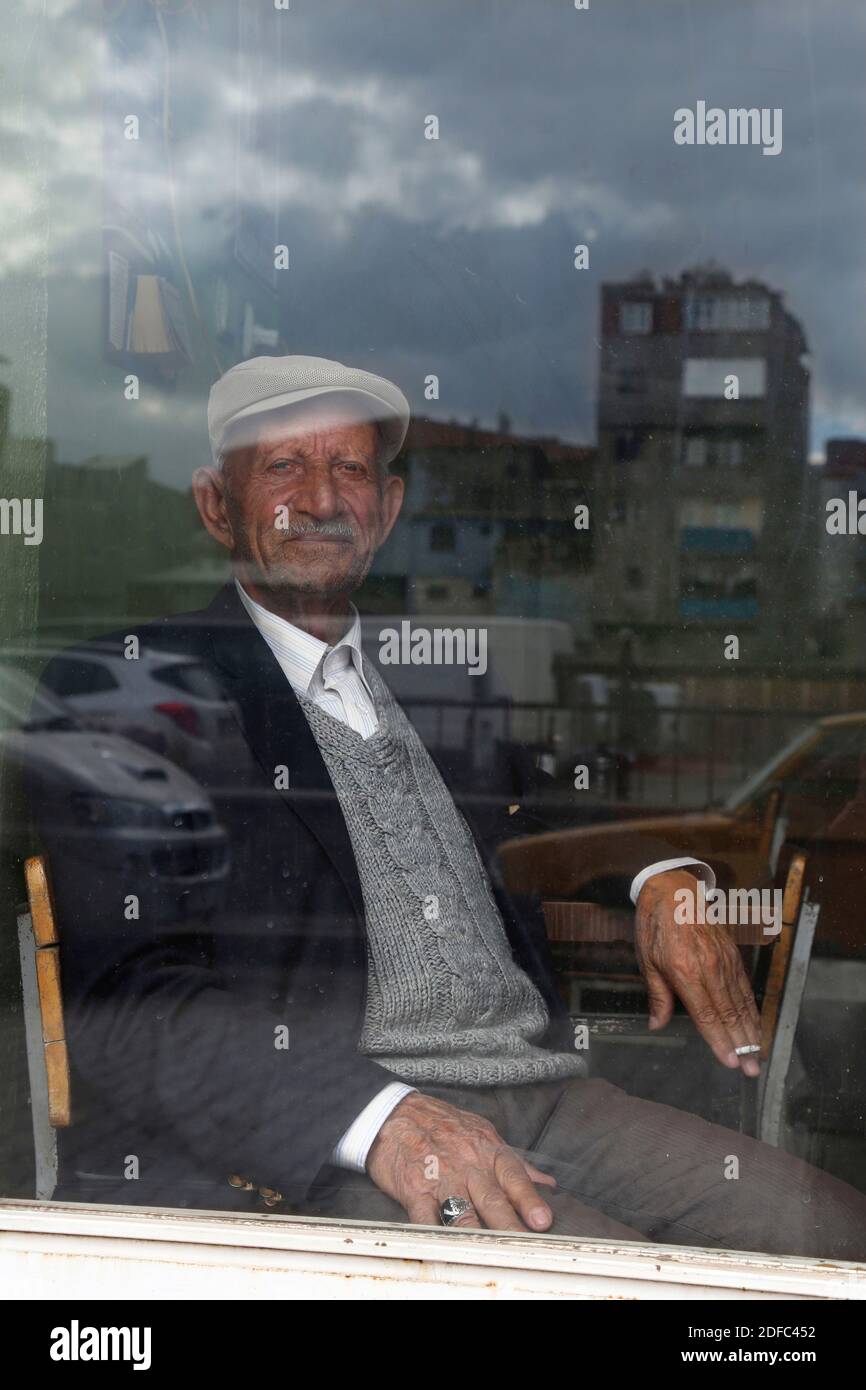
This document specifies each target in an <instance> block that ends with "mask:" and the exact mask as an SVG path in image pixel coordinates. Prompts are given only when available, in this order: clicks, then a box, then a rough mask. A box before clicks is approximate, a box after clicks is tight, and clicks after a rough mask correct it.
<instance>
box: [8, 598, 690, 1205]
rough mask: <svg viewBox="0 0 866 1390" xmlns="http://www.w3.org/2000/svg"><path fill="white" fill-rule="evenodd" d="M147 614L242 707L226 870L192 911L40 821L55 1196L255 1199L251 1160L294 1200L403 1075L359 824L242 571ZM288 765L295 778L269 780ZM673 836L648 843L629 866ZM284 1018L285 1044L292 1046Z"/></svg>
mask: <svg viewBox="0 0 866 1390" xmlns="http://www.w3.org/2000/svg"><path fill="white" fill-rule="evenodd" d="M136 635H137V636H138V638H139V640H140V643H141V646H142V648H146V647H148V648H156V649H162V650H171V651H177V652H182V653H185V654H189V655H192V656H194V657H196V658H197V659H198V660H199V661H201V662H202V663H204V664H205V665H206V666H207V667H208V669H209V670H210V672H212V673H213V675H214V676H215V677H216V679H217V680H218V682H219V685H220V687H221V688H222V690H223V691H224V692H225V694H226V696H227V697H228V698H229V699H231V700H232V701H233V702H234V704H235V707H236V709H237V711H238V718H239V722H240V725H241V728H242V732H243V738H240V737H238V738H236V739H234V740H227V746H226V749H225V751H224V753H223V752H222V751H221V753H220V757H219V758H218V759H217V760H216V764H217V765H215V768H214V777H213V778H212V779H211V782H212V785H211V791H212V794H213V796H214V799H215V802H216V805H217V810H218V816H219V818H220V819H221V820H222V821H223V822H224V824H225V825H226V826H227V828H228V830H229V836H230V852H231V870H230V874H229V878H228V884H227V889H226V894H225V898H224V901H222V902H221V903H220V905H219V907H218V909H217V910H215V911H212V912H210V913H208V914H204V915H202V914H197V913H195V912H192V913H187V912H185V911H184V910H183V908H182V905H180V904H179V902H173V903H170V904H169V905H168V906H167V907H166V906H165V904H163V905H160V903H159V902H158V901H157V900H156V899H155V898H154V897H153V894H152V892H151V893H150V896H149V895H148V888H149V885H148V883H147V882H146V879H147V871H146V868H145V866H144V865H139V866H137V867H136V866H135V864H132V865H130V864H129V863H126V862H125V863H124V865H123V867H122V869H121V870H117V869H116V868H112V866H111V865H110V864H107V863H103V864H99V863H93V862H90V861H83V860H82V859H81V857H80V855H79V853H78V852H77V849H76V844H75V841H74V838H69V837H65V836H62V835H57V833H56V832H53V831H52V827H51V826H50V825H47V824H45V823H44V820H43V824H42V838H43V841H44V847H45V849H46V851H47V854H48V858H49V865H50V871H51V874H52V878H53V883H54V892H55V898H56V904H57V913H58V920H59V924H60V940H61V969H62V976H63V992H64V1000H65V1005H66V1021H67V1037H68V1040H69V1046H70V1055H71V1059H72V1066H73V1077H72V1096H73V1120H74V1123H73V1125H72V1127H71V1128H70V1129H68V1130H66V1131H61V1132H60V1155H61V1180H60V1185H59V1187H58V1190H57V1193H56V1196H57V1197H58V1198H61V1197H62V1198H68V1199H77V1200H100V1199H102V1200H106V1201H113V1202H122V1203H147V1204H156V1205H166V1206H184V1205H190V1206H199V1207H210V1208H213V1207H227V1208H234V1209H244V1208H246V1209H252V1208H254V1206H255V1203H256V1202H257V1201H258V1194H257V1192H256V1191H255V1190H253V1191H252V1192H248V1191H244V1190H238V1189H237V1188H233V1187H231V1186H230V1185H229V1183H228V1177H229V1175H230V1174H235V1173H237V1174H241V1175H244V1176H246V1177H248V1178H250V1179H251V1180H252V1182H253V1184H254V1189H255V1188H258V1187H260V1186H264V1187H267V1188H271V1189H275V1190H277V1191H279V1192H280V1193H282V1194H283V1197H284V1198H285V1201H286V1205H287V1206H288V1208H289V1209H290V1208H291V1205H292V1203H293V1202H298V1201H300V1200H301V1199H302V1198H303V1196H304V1195H305V1194H306V1193H307V1192H308V1190H309V1188H310V1186H311V1184H312V1183H313V1182H314V1180H315V1178H316V1174H317V1173H318V1171H319V1170H320V1169H321V1168H322V1166H323V1165H325V1164H326V1163H327V1162H328V1159H329V1155H330V1153H331V1151H332V1149H333V1146H334V1144H335V1143H336V1142H337V1140H338V1139H339V1138H340V1136H341V1135H342V1134H343V1133H344V1132H345V1130H346V1129H347V1128H348V1126H349V1125H350V1124H351V1122H352V1121H353V1120H354V1119H355V1117H356V1116H357V1115H358V1114H359V1112H360V1111H361V1110H362V1109H363V1107H364V1106H365V1105H366V1104H367V1102H368V1101H370V1100H371V1099H372V1098H373V1096H375V1095H376V1093H377V1092H378V1091H379V1090H380V1089H381V1088H382V1086H383V1085H385V1084H386V1083H387V1082H388V1081H391V1080H394V1079H395V1078H394V1076H393V1074H392V1073H391V1072H388V1071H386V1070H385V1069H384V1068H382V1067H381V1066H379V1065H378V1064H377V1063H376V1062H375V1061H372V1060H371V1059H369V1058H368V1057H365V1056H363V1055H362V1054H361V1053H360V1052H359V1051H358V1039H359V1035H360V1031H361V1027H362V1023H363V1018H364V1008H365V999H366V979H367V965H366V942H365V931H364V909H363V901H362V894H361V885H360V881H359V878H358V873H357V869H356V866H355V861H354V858H353V854H352V848H351V844H350V840H349V836H348V832H347V828H346V824H345V821H344V819H343V816H342V813H341V811H340V807H339V803H338V801H337V799H336V795H335V793H334V790H333V786H332V783H331V781H330V778H329V776H328V772H327V770H326V767H325V763H324V761H323V759H322V757H321V755H320V753H319V750H318V747H317V745H316V743H315V740H314V738H313V736H312V733H311V732H310V729H309V726H308V724H307V722H306V719H305V718H304V715H303V712H302V710H301V708H300V706H299V704H298V701H297V699H296V697H295V695H294V693H293V691H292V689H291V687H290V685H289V684H288V682H287V680H286V678H285V676H284V675H283V673H282V671H281V670H280V667H279V665H278V664H277V662H276V660H275V659H274V657H273V655H272V653H271V651H270V649H269V648H268V646H267V644H266V643H265V642H264V640H263V639H262V637H261V636H260V635H259V633H258V632H257V630H256V629H255V627H254V626H253V624H252V623H251V622H250V621H249V619H248V617H247V615H246V613H245V611H244V609H243V606H242V605H241V603H240V601H239V599H238V597H237V593H236V591H235V588H234V586H233V585H228V586H227V587H226V588H225V589H224V590H222V591H221V592H220V593H219V594H218V595H217V597H216V599H215V600H214V602H213V603H212V604H211V605H210V606H209V607H208V608H206V609H204V610H202V611H201V612H197V613H192V614H187V615H183V616H180V617H173V618H168V619H164V620H160V621H156V622H154V623H152V624H148V625H147V626H146V627H143V628H140V629H138V630H137V633H136ZM101 640H104V639H101ZM51 684H52V687H53V688H54V689H57V686H58V681H57V680H56V679H53V680H52V681H51ZM61 693H62V692H61ZM281 765H284V766H285V767H287V768H288V770H289V787H288V789H286V790H276V789H275V785H274V782H275V769H276V768H277V767H278V766H281ZM439 765H440V770H441V771H442V773H443V776H444V777H445V779H446V782H447V781H448V776H449V774H448V768H447V766H446V765H445V764H444V763H443V762H442V761H441V760H440V762H439ZM484 790H485V791H486V792H489V793H491V794H492V799H488V800H487V801H486V802H485V805H484V806H483V807H482V808H481V809H480V810H479V809H478V808H477V807H476V808H475V809H474V810H473V809H472V808H471V807H468V806H466V805H463V807H462V809H463V810H464V814H466V815H467V818H468V819H469V821H470V825H471V827H472V829H473V832H474V834H475V836H476V839H477V841H478V844H479V849H480V851H481V854H482V857H483V860H484V862H485V865H486V867H487V870H488V873H489V874H490V877H491V880H492V883H493V886H494V890H495V894H496V899H497V902H498V905H499V908H500V911H501V913H502V917H503V921H504V923H505V928H506V931H507V933H508V939H509V941H510V944H511V948H512V950H513V953H514V956H515V959H516V960H517V962H518V963H519V964H520V966H521V967H522V968H523V969H524V970H525V971H526V972H527V973H528V974H529V976H530V977H531V978H532V980H533V981H534V982H535V984H536V985H537V986H538V988H539V990H540V991H541V993H542V995H543V997H544V999H545V1000H546V1002H547V1005H548V1007H549V1010H550V1019H551V1022H550V1028H549V1030H548V1033H547V1034H546V1035H545V1039H544V1043H545V1045H548V1046H554V1047H560V1048H562V1047H566V1048H567V1047H569V1046H570V1045H572V1033H571V1028H570V1024H569V1021H568V1018H567V1014H566V1012H565V1009H564V1006H563V1004H562V1002H561V998H560V995H559V992H558V990H557V987H556V982H555V979H554V971H553V968H552V962H551V957H550V953H549V950H548V945H547V940H546V936H545V932H544V926H543V920H542V917H541V912H540V904H539V903H538V902H537V901H527V900H522V901H517V900H516V899H514V898H513V897H512V896H510V895H509V894H508V892H507V891H506V889H505V887H504V885H503V883H502V881H501V877H500V875H499V872H498V870H497V866H496V862H495V857H494V852H495V848H496V844H497V843H498V842H501V841H502V840H504V839H506V838H512V837H514V836H515V835H520V834H521V833H523V830H524V829H528V828H529V827H528V826H522V825H521V817H520V813H519V812H518V814H517V815H516V816H515V815H509V814H508V805H509V803H512V804H513V802H514V801H515V800H516V799H518V796H519V794H520V789H519V788H516V787H514V786H513V785H510V786H509V785H504V786H502V788H501V800H498V799H497V797H496V789H495V788H490V787H485V789H484ZM34 810H35V814H36V819H37V823H38V821H39V818H40V817H39V810H40V808H39V806H36V807H35V808H34ZM670 852H671V850H670V847H669V846H666V845H659V846H652V845H649V844H648V843H647V842H646V841H644V842H639V843H638V844H637V845H636V848H635V860H634V863H633V870H634V871H635V872H636V871H637V870H638V869H639V868H640V867H642V866H643V865H644V864H646V863H648V862H650V860H652V859H655V858H661V857H665V855H667V854H669V853H670ZM599 869H600V873H603V872H604V866H603V865H601V866H599ZM130 893H136V894H140V896H141V901H142V904H143V906H142V910H141V914H140V917H139V918H138V920H127V917H126V915H125V913H124V910H123V903H124V899H125V897H126V895H127V894H130ZM281 1026H283V1027H285V1028H287V1029H288V1042H289V1045H288V1047H287V1048H285V1047H277V1046H275V1037H276V1033H275V1030H276V1029H278V1028H280V1027H281ZM132 1160H135V1161H134V1162H133V1161H132ZM125 1171H126V1172H132V1173H137V1178H136V1179H135V1180H128V1179H126V1178H124V1176H123V1174H124V1172H125ZM88 1174H92V1175H104V1176H101V1177H100V1176H93V1177H88V1176H86V1175H88Z"/></svg>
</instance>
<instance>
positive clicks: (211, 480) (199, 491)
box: [192, 467, 234, 550]
mask: <svg viewBox="0 0 866 1390" xmlns="http://www.w3.org/2000/svg"><path fill="white" fill-rule="evenodd" d="M192 495H193V497H194V498H195V504H196V506H197V507H198V514H199V516H200V517H201V519H202V522H203V524H204V526H205V528H206V529H207V531H208V532H209V533H210V535H212V536H213V538H214V540H215V541H219V543H220V545H224V546H225V547H226V549H227V550H233V549H234V536H233V534H232V528H231V523H230V522H229V518H228V512H227V510H226V498H225V477H224V475H223V474H222V473H221V472H220V471H219V469H218V468H212V467H208V468H197V469H196V470H195V472H194V473H193V475H192Z"/></svg>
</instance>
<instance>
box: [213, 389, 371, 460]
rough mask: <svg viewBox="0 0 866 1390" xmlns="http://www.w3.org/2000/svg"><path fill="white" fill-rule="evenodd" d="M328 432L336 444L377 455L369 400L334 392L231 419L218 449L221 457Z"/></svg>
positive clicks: (296, 443) (293, 441)
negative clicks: (251, 448) (253, 447)
mask: <svg viewBox="0 0 866 1390" xmlns="http://www.w3.org/2000/svg"><path fill="white" fill-rule="evenodd" d="M328 434H332V435H334V436H335V440H334V442H335V443H337V442H338V443H339V445H340V447H346V446H347V445H351V446H352V447H353V448H354V449H356V450H361V451H363V452H364V453H370V452H372V454H373V456H374V457H378V455H379V452H380V447H381V439H380V435H379V430H378V418H377V416H376V413H375V406H374V405H373V403H372V402H371V401H370V400H369V398H368V397H366V396H363V395H354V396H353V395H351V394H348V393H347V394H345V395H343V394H338V393H336V392H334V393H329V394H327V395H323V396H318V397H314V398H312V399H311V400H307V401H301V402H299V403H298V404H296V405H289V406H280V407H279V408H277V409H276V410H267V411H259V412H258V413H256V414H255V415H248V416H245V417H244V418H243V419H240V420H235V421H234V422H233V423H232V424H231V425H230V426H229V428H228V429H227V431H226V434H225V437H224V439H223V444H222V449H221V451H220V452H221V454H222V456H223V458H225V456H226V455H227V454H229V453H231V452H232V451H234V450H235V449H245V448H249V447H250V446H251V445H252V446H255V445H258V446H262V447H269V446H271V445H274V444H280V443H282V442H284V441H285V442H286V443H289V442H291V443H293V444H295V445H296V446H297V445H298V444H299V443H302V442H303V441H304V440H308V441H309V442H310V443H313V442H314V441H315V440H317V439H318V440H321V438H322V436H323V435H328Z"/></svg>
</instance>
